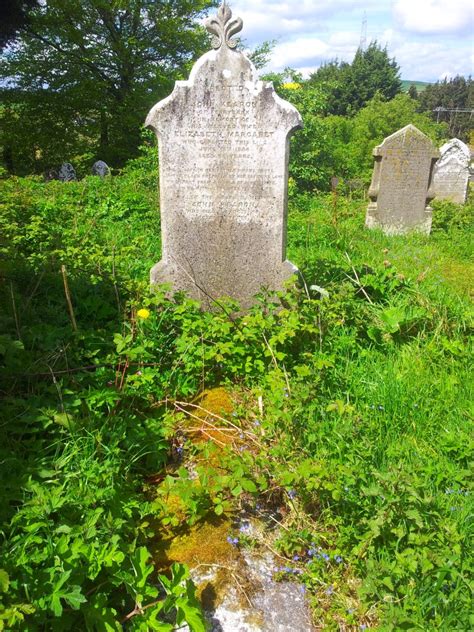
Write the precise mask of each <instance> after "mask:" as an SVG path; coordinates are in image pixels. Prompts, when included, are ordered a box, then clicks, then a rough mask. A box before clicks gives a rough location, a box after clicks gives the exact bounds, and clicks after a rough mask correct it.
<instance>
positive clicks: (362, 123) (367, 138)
mask: <svg viewBox="0 0 474 632" xmlns="http://www.w3.org/2000/svg"><path fill="white" fill-rule="evenodd" d="M409 123H411V124H412V125H415V127H417V128H418V129H419V130H420V131H422V132H423V133H424V134H426V135H427V136H429V137H430V138H431V140H432V141H433V142H434V143H435V145H439V144H440V143H441V141H442V140H443V139H445V138H446V136H447V129H446V126H445V125H437V124H436V123H435V122H433V121H432V120H431V119H430V118H429V117H428V116H426V114H421V113H419V112H417V102H416V101H415V100H414V99H412V98H411V97H409V96H408V95H406V94H398V95H397V96H396V97H395V98H394V99H392V100H391V101H384V100H383V99H382V97H381V95H380V94H377V95H375V97H374V98H373V99H372V101H370V103H368V104H367V106H366V107H365V108H363V109H362V110H361V111H360V112H358V114H357V115H356V116H355V117H354V118H353V119H352V120H351V121H347V120H345V121H344V122H342V121H341V128H342V133H341V135H340V137H339V138H340V145H339V147H340V155H341V160H342V156H343V154H344V153H345V155H346V169H347V171H348V172H349V173H352V174H353V175H354V176H358V177H363V178H364V179H366V180H367V179H369V178H370V174H371V171H372V166H373V158H372V150H373V148H374V147H375V146H376V145H378V144H380V143H381V142H382V141H383V139H384V138H386V137H387V136H390V134H393V133H394V132H396V131H397V130H399V129H401V128H402V127H405V125H408V124H409ZM344 127H345V129H344ZM347 136H349V138H350V140H349V143H348V144H346V138H347Z"/></svg>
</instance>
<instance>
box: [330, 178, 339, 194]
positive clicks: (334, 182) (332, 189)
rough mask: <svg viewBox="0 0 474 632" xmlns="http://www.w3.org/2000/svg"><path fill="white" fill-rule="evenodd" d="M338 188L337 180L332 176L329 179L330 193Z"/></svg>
mask: <svg viewBox="0 0 474 632" xmlns="http://www.w3.org/2000/svg"><path fill="white" fill-rule="evenodd" d="M338 186H339V178H337V177H336V176H333V177H332V178H331V191H335V190H336V189H337V187H338Z"/></svg>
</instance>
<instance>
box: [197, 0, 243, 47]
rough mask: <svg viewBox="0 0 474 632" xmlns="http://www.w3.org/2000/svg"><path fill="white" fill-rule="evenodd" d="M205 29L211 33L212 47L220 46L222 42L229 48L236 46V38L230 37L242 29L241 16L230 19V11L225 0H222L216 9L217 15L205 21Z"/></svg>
mask: <svg viewBox="0 0 474 632" xmlns="http://www.w3.org/2000/svg"><path fill="white" fill-rule="evenodd" d="M205 26H206V29H207V30H208V31H209V33H212V35H213V38H212V47H213V48H216V49H217V48H220V47H221V46H222V45H223V44H225V45H226V46H228V47H229V48H235V47H236V46H237V40H235V39H232V37H233V36H234V35H235V34H236V33H239V32H240V31H241V30H242V27H243V22H242V19H241V18H233V19H232V11H231V10H230V7H229V5H228V4H227V2H223V3H222V4H221V6H220V7H219V8H218V10H217V15H215V16H214V17H212V18H208V19H207V20H206V22H205Z"/></svg>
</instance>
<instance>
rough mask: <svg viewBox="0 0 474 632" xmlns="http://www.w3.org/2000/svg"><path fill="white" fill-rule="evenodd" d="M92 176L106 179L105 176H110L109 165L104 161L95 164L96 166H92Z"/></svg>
mask: <svg viewBox="0 0 474 632" xmlns="http://www.w3.org/2000/svg"><path fill="white" fill-rule="evenodd" d="M92 175H93V176H99V177H101V178H105V176H108V175H110V169H109V165H108V164H107V163H106V162H104V161H103V160H98V161H97V162H94V164H93V165H92Z"/></svg>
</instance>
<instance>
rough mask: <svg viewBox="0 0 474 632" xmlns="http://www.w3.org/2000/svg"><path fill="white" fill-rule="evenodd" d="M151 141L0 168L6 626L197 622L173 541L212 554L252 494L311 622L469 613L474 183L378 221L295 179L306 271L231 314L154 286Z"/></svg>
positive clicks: (223, 552) (227, 552) (441, 618)
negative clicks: (427, 209) (134, 150)
mask: <svg viewBox="0 0 474 632" xmlns="http://www.w3.org/2000/svg"><path fill="white" fill-rule="evenodd" d="M151 160H152V159H151V158H150V157H149V155H148V154H147V155H146V156H144V157H143V158H141V159H139V160H136V161H134V162H132V163H130V164H129V166H128V167H127V168H126V169H125V170H124V172H123V173H122V175H120V176H117V177H114V178H105V179H100V178H97V177H88V178H85V179H84V180H83V181H81V182H70V183H60V182H49V183H43V182H42V181H40V180H39V179H38V178H25V179H17V178H9V179H7V180H4V181H2V189H3V191H4V199H5V202H4V204H3V208H2V212H1V216H0V227H1V231H0V234H1V235H2V236H1V238H0V249H1V261H0V278H1V285H0V292H1V306H2V307H1V313H0V319H1V320H0V323H1V332H0V381H1V391H2V393H1V394H2V398H3V404H2V411H1V417H0V423H1V428H2V443H1V446H0V468H1V476H2V479H1V480H2V503H1V504H0V516H1V523H2V527H1V531H0V533H1V537H0V547H1V555H0V560H1V562H0V568H1V570H0V629H5V630H10V629H11V630H15V629H21V630H120V629H122V626H123V628H124V629H127V630H172V629H176V627H179V626H180V625H181V624H182V623H183V621H187V622H188V624H189V625H190V628H191V629H192V630H196V631H198V630H203V629H204V624H203V620H202V617H201V614H200V610H199V604H198V601H197V599H196V598H195V596H194V592H193V587H192V584H191V582H190V581H189V579H188V574H187V570H186V568H185V567H184V566H182V564H181V562H183V561H187V562H189V563H192V559H187V558H192V555H188V556H186V554H185V553H184V552H183V551H180V550H179V546H176V545H175V546H174V547H173V545H172V544H171V545H170V546H168V545H166V546H165V544H164V543H166V542H167V541H168V540H169V539H170V537H171V536H172V535H173V534H174V535H180V536H183V535H187V536H188V540H187V547H188V549H190V550H191V551H192V550H193V545H192V537H193V534H198V536H197V541H196V542H195V543H194V551H196V550H200V551H201V552H202V551H203V550H204V549H211V550H212V553H213V554H215V558H214V559H216V560H220V561H221V564H223V563H222V560H223V559H225V560H230V559H231V558H232V555H234V553H235V552H236V551H238V550H239V549H241V548H243V547H252V546H254V545H255V544H254V543H253V542H252V538H250V537H249V536H247V535H245V534H242V533H240V532H239V531H238V530H237V529H236V528H235V526H234V525H233V517H234V516H236V515H237V514H238V513H239V512H240V511H242V508H243V507H245V508H246V510H247V511H249V512H251V513H252V512H254V513H258V512H271V514H272V516H273V517H274V520H276V521H277V522H278V523H279V525H278V527H277V528H276V529H275V530H274V531H273V532H272V531H271V530H269V532H268V541H267V545H268V546H271V548H272V549H273V550H274V551H275V552H276V553H278V554H279V555H280V556H281V558H279V559H281V566H280V567H278V568H277V569H276V570H275V575H274V579H275V581H278V580H281V579H285V578H286V577H288V576H291V577H294V578H295V580H296V581H299V582H300V583H301V585H302V586H304V587H305V590H306V594H307V595H308V597H309V600H310V603H311V606H312V609H313V615H314V622H315V626H316V629H327V630H332V629H334V630H336V629H339V630H359V629H379V630H401V629H410V630H468V629H472V628H473V627H474V620H473V618H472V615H471V614H470V603H471V601H470V599H471V588H470V584H469V577H470V575H469V573H470V572H471V571H472V558H471V557H470V555H471V553H470V547H469V529H470V524H471V523H470V521H471V520H472V509H473V506H472V491H470V490H471V489H472V488H471V487H470V486H471V481H472V478H471V477H472V469H470V466H471V467H472V432H471V431H472V393H471V390H472V375H470V370H469V369H470V358H471V357H472V356H470V350H469V346H468V345H469V337H468V336H469V331H470V329H469V328H470V318H471V316H472V303H471V300H470V296H469V290H470V288H472V278H473V268H474V264H473V262H472V260H470V259H469V257H470V255H471V251H472V225H471V224H470V222H472V211H473V204H472V198H471V201H469V202H468V204H467V205H466V206H465V207H462V206H457V205H455V204H452V203H449V202H440V203H437V204H435V210H434V214H433V233H432V235H431V236H430V237H427V236H424V235H417V234H412V235H408V236H397V237H388V236H384V235H383V234H382V233H381V232H379V231H368V230H366V229H365V228H364V218H365V209H366V205H367V202H366V201H365V200H362V199H353V200H350V199H349V197H347V196H346V195H345V194H344V191H343V190H341V191H340V192H338V193H337V195H336V194H333V195H327V194H311V195H309V194H307V195H298V194H297V193H296V192H295V191H294V190H292V189H293V188H294V187H292V186H290V210H289V228H288V257H289V258H290V259H291V261H293V262H294V263H295V264H296V265H298V267H299V269H300V270H301V272H302V275H303V278H304V282H303V281H302V280H301V279H300V281H299V282H298V283H297V287H296V288H295V287H289V288H288V290H287V291H286V292H284V293H282V295H281V296H280V297H279V298H276V297H273V296H267V295H265V293H262V295H261V297H260V299H259V301H258V303H257V304H256V306H255V307H254V308H253V309H252V310H251V311H250V312H249V313H247V314H246V315H242V316H239V317H235V316H233V315H232V314H233V313H234V312H235V311H236V306H235V305H233V304H232V303H230V302H226V301H219V304H218V305H216V310H215V312H213V313H206V312H201V311H200V309H199V306H198V304H197V303H196V302H194V301H191V300H189V299H186V298H185V297H184V296H176V297H174V298H172V297H171V298H170V297H168V296H167V295H166V294H165V293H164V292H162V291H159V292H157V293H151V292H150V290H149V287H148V274H149V269H150V268H151V266H152V265H153V264H154V263H155V262H156V261H157V260H158V255H159V249H160V244H159V235H160V227H159V213H157V211H156V208H157V204H158V202H157V193H156V173H157V170H156V165H152V164H150V161H151ZM203 248H205V244H203ZM210 256H212V253H210ZM280 299H281V301H282V303H283V309H278V305H279V303H280ZM205 411H207V412H205ZM203 533H204V534H206V538H207V539H202V534H203ZM172 562H176V563H175V565H174V566H172Z"/></svg>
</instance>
